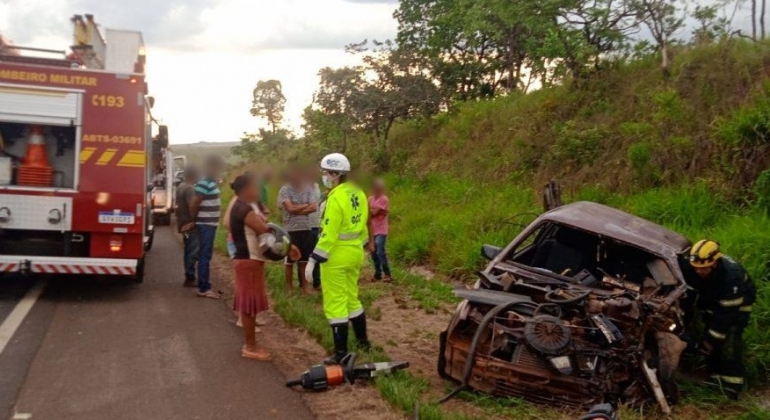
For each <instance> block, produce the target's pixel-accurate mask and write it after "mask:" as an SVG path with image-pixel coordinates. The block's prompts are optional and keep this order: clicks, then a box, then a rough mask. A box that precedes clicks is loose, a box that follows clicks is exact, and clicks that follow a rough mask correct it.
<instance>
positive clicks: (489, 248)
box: [481, 244, 503, 261]
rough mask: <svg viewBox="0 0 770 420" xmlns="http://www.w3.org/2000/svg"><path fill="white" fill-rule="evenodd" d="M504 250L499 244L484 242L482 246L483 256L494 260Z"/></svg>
mask: <svg viewBox="0 0 770 420" xmlns="http://www.w3.org/2000/svg"><path fill="white" fill-rule="evenodd" d="M502 250H503V249H502V248H500V247H499V246H494V245H489V244H484V245H482V247H481V256H482V257H484V258H486V259H488V260H490V261H492V260H494V259H495V257H496V256H497V254H499V253H500V252H501V251H502Z"/></svg>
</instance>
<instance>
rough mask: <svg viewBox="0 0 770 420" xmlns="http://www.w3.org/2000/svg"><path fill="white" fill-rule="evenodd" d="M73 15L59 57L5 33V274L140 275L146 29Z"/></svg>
mask: <svg viewBox="0 0 770 420" xmlns="http://www.w3.org/2000/svg"><path fill="white" fill-rule="evenodd" d="M72 22H73V24H74V26H75V43H74V46H73V47H72V53H70V54H66V55H64V57H63V58H49V57H41V56H40V55H41V54H40V53H41V52H42V53H46V54H50V53H52V51H47V50H40V49H37V48H22V47H14V46H9V45H8V44H7V43H0V273H3V272H21V273H55V274H56V273H61V274H81V275H89V274H90V275H119V276H131V277H133V278H134V279H135V280H136V281H138V282H141V281H142V279H143V276H144V271H143V268H144V256H145V250H146V248H149V247H148V245H149V244H151V243H152V241H151V240H152V233H153V227H152V223H151V220H150V219H151V217H149V216H150V208H149V205H148V201H149V197H150V187H151V183H150V182H149V179H150V177H151V173H150V172H151V169H150V168H149V167H148V164H147V161H148V155H151V153H152V147H151V146H152V137H151V124H152V115H151V113H150V110H151V104H152V103H153V100H152V99H151V98H149V97H148V96H147V84H146V83H145V77H144V63H145V55H144V45H143V41H142V35H141V33H139V32H133V31H115V30H109V29H108V30H106V34H105V35H102V33H101V31H100V30H99V28H98V27H97V25H96V23H95V22H94V20H93V17H92V16H90V15H86V16H85V19H84V18H83V17H82V16H79V15H76V16H74V17H73V18H72ZM30 51H31V53H32V54H30ZM60 53H63V52H60Z"/></svg>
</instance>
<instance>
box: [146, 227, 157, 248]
mask: <svg viewBox="0 0 770 420" xmlns="http://www.w3.org/2000/svg"><path fill="white" fill-rule="evenodd" d="M154 241H155V230H154V229H153V230H152V231H150V234H149V238H148V239H147V242H145V243H144V252H150V250H151V249H152V243H153V242H154Z"/></svg>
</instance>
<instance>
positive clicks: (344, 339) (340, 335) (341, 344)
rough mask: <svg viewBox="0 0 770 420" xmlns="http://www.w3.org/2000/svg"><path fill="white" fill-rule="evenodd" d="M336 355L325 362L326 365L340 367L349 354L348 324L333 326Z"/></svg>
mask: <svg viewBox="0 0 770 420" xmlns="http://www.w3.org/2000/svg"><path fill="white" fill-rule="evenodd" d="M332 337H334V355H333V356H331V357H329V358H327V359H326V360H324V364H327V365H338V364H340V362H341V361H342V359H343V358H344V357H345V356H347V354H348V323H347V322H346V323H344V324H333V325H332Z"/></svg>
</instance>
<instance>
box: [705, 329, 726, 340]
mask: <svg viewBox="0 0 770 420" xmlns="http://www.w3.org/2000/svg"><path fill="white" fill-rule="evenodd" d="M709 335H711V336H712V337H714V338H716V339H717V340H724V339H725V338H727V334H722V333H721V332H719V331H715V330H709Z"/></svg>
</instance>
